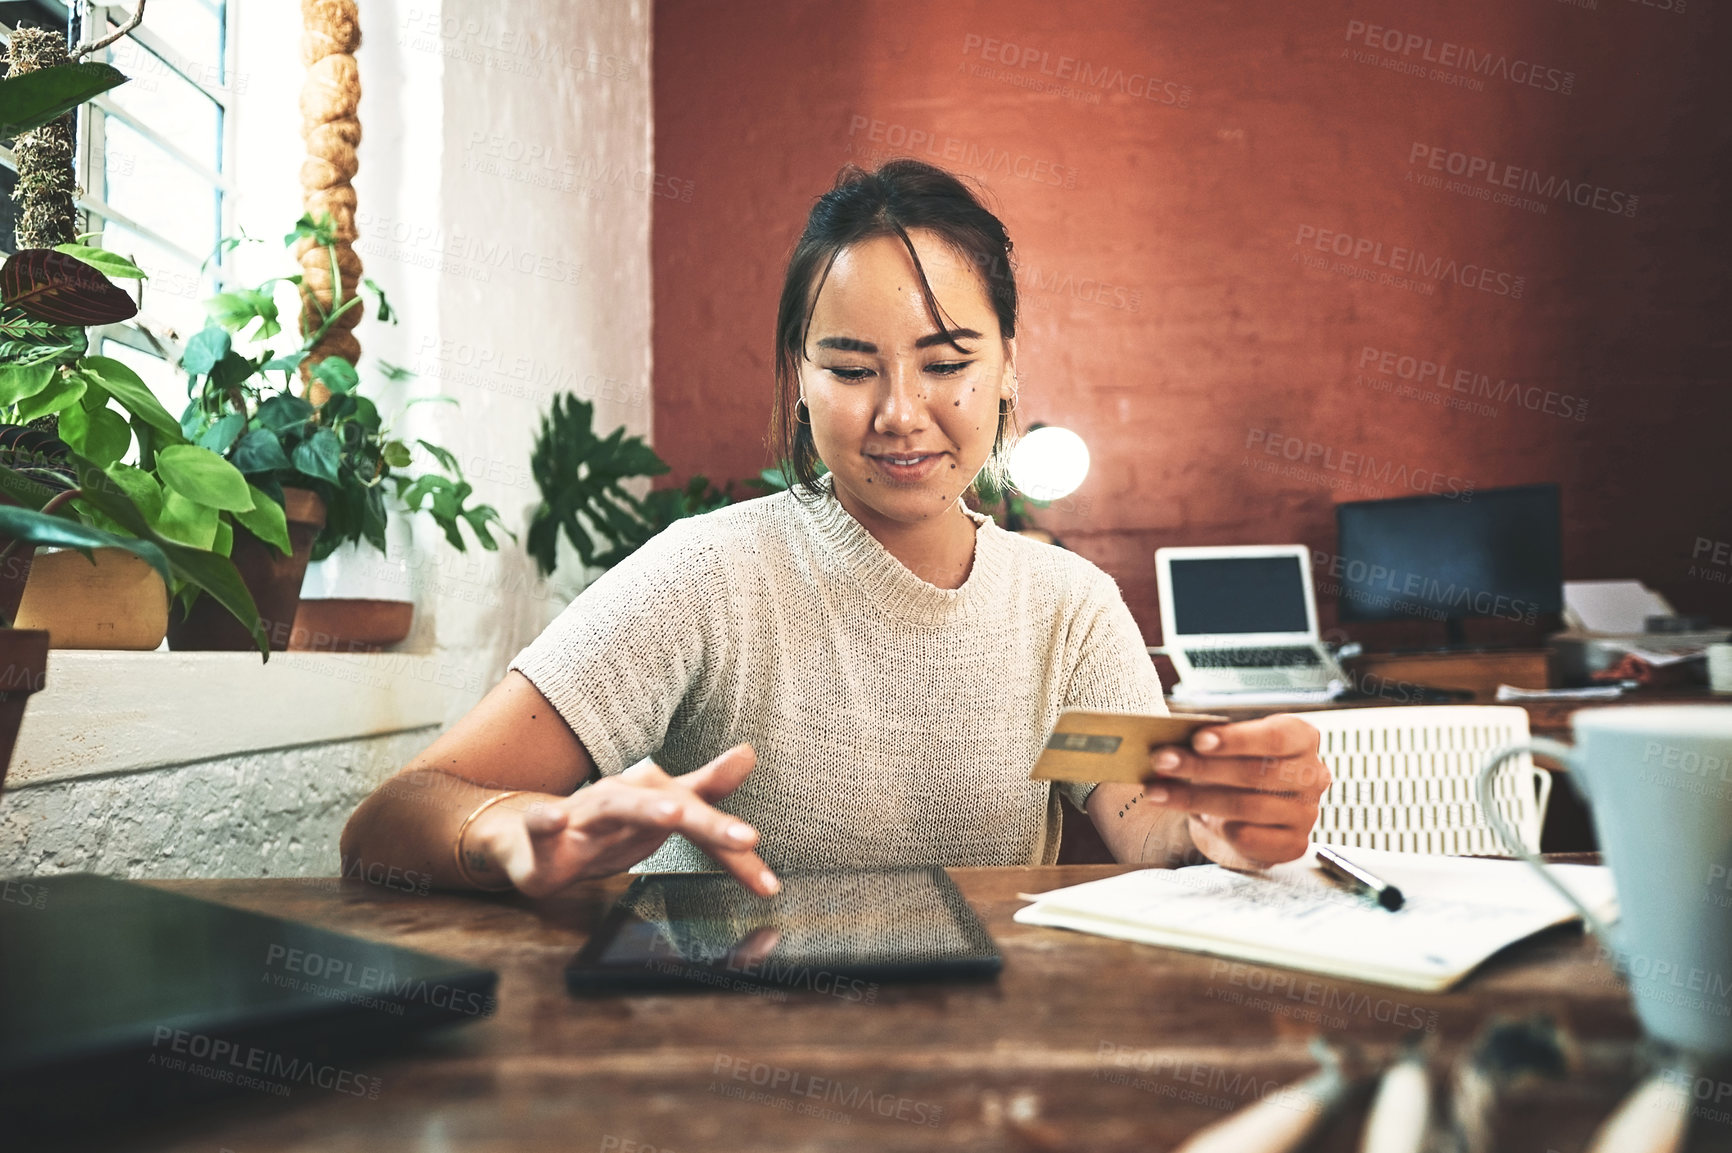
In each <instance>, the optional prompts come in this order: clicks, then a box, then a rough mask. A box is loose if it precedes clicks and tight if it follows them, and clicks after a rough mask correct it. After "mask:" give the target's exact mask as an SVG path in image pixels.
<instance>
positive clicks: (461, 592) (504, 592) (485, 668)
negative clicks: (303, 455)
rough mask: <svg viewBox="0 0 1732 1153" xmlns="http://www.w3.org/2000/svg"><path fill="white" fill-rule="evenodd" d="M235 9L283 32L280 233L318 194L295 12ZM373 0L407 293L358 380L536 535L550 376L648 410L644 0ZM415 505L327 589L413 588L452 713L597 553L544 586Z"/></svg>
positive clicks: (377, 93) (275, 94)
mask: <svg viewBox="0 0 1732 1153" xmlns="http://www.w3.org/2000/svg"><path fill="white" fill-rule="evenodd" d="M239 7H240V8H242V9H243V15H242V20H243V25H242V27H241V28H240V30H239V31H240V35H241V36H242V37H243V39H242V52H243V54H245V55H246V56H247V58H248V60H249V62H250V61H252V60H256V59H258V57H259V55H260V54H261V52H262V49H260V48H259V46H260V45H272V46H281V49H282V50H281V51H280V52H278V53H277V54H275V55H274V56H273V57H272V58H271V60H270V62H267V63H261V64H260V65H259V67H258V70H257V73H256V75H255V78H254V82H253V84H252V85H251V86H250V87H249V93H250V94H251V103H250V105H249V106H248V107H247V108H245V109H244V110H243V116H244V117H245V118H246V123H247V125H248V127H247V128H246V129H245V130H244V137H245V138H244V139H243V140H242V141H241V142H240V144H239V146H238V148H237V163H238V164H239V166H240V168H241V172H240V176H239V179H240V182H241V184H242V187H243V197H242V204H241V206H240V208H239V216H240V219H241V221H242V224H243V225H244V226H245V227H246V228H247V230H248V231H249V232H251V233H253V234H254V235H263V236H267V237H269V236H278V235H280V234H281V233H282V232H283V231H284V230H285V228H286V225H287V223H289V222H291V221H292V220H293V219H294V217H295V216H296V215H298V214H299V191H298V189H299V185H298V179H297V177H296V170H297V169H298V167H299V164H300V158H301V153H300V150H299V138H298V131H299V113H298V111H297V110H296V108H295V91H296V89H297V88H298V83H299V74H300V73H299V59H298V53H297V52H294V51H291V50H290V49H289V46H290V45H291V44H293V43H295V41H296V38H297V37H298V28H299V17H298V13H297V12H296V11H295V8H294V6H292V5H242V6H239ZM361 16H362V47H361V49H360V51H359V53H358V54H357V58H358V59H359V61H360V65H361V81H362V97H361V123H362V130H363V139H362V144H361V150H360V160H361V169H360V174H359V175H358V176H357V178H356V181H355V184H356V192H357V197H358V202H359V211H358V223H359V225H360V230H361V233H362V236H361V240H360V242H359V243H358V245H357V248H358V250H359V252H360V253H361V256H362V259H363V261H364V263H365V266H366V275H368V276H369V277H371V278H373V279H374V280H376V281H378V282H379V283H380V284H381V285H382V286H383V287H384V288H385V289H386V291H387V293H388V295H389V296H390V299H391V301H392V303H393V305H394V306H395V307H396V308H397V309H398V310H399V311H400V312H401V314H402V320H401V322H400V323H399V324H398V325H396V326H389V325H385V324H381V323H379V322H377V321H375V320H372V319H369V320H368V321H366V322H365V323H364V324H363V325H362V327H361V329H360V330H359V333H358V335H359V336H360V339H361V343H362V347H363V350H364V354H363V362H362V366H361V367H362V371H363V379H364V380H365V381H366V382H367V383H366V387H367V388H368V389H369V391H370V393H371V394H372V395H374V396H376V397H380V398H383V400H384V403H382V404H381V408H382V410H383V411H385V413H386V414H387V416H389V415H391V414H392V413H393V412H395V411H403V412H404V416H403V418H402V421H401V424H400V427H401V429H402V430H403V431H404V432H405V433H408V434H410V435H412V436H421V437H425V438H426V439H428V440H430V441H433V442H434V443H436V444H441V445H443V446H445V447H447V448H449V449H451V450H452V451H454V452H456V453H457V454H458V457H459V458H460V460H461V461H462V464H463V466H464V469H465V472H466V473H467V475H468V478H469V479H470V481H471V482H472V483H473V484H474V486H475V489H476V499H477V500H478V501H480V502H483V503H488V504H492V505H494V506H495V507H496V508H498V509H499V511H500V513H501V515H503V516H504V518H505V521H506V523H507V525H508V526H509V527H510V528H512V529H513V530H514V531H516V532H517V533H518V534H519V539H520V541H521V538H522V535H523V532H524V530H525V529H526V527H527V524H528V516H529V512H530V510H531V509H532V508H533V507H534V505H535V503H536V501H537V500H538V499H539V496H538V493H537V490H536V488H535V485H534V482H533V480H532V479H531V477H530V473H529V452H530V447H531V445H532V443H533V438H534V435H535V430H536V426H537V422H538V420H539V416H540V414H541V413H542V412H544V411H546V409H547V407H548V404H549V402H550V400H551V398H552V396H553V395H554V394H556V393H559V392H566V391H571V392H576V393H577V394H578V395H580V396H583V397H584V398H586V399H590V400H593V401H595V403H596V408H597V412H596V425H597V428H598V429H601V430H604V431H605V430H610V429H612V428H615V427H617V426H619V425H622V424H623V425H625V426H627V427H628V428H629V429H630V430H631V431H632V432H634V433H640V434H643V435H646V436H647V435H648V434H649V432H650V401H649V381H650V307H651V298H650V258H649V228H650V205H651V203H652V200H653V196H652V195H651V190H650V186H649V182H650V180H651V179H652V177H651V175H650V174H651V172H652V163H653V162H652V152H651V122H650V82H649V78H650V73H649V53H650V31H651V29H650V9H649V4H648V2H647V0H626V2H619V0H517V2H514V3H512V4H511V5H509V6H504V5H499V4H492V3H487V2H485V0H443V2H440V0H432V2H427V0H414V2H406V0H368V2H367V3H364V4H362V5H361ZM283 58H289V59H290V62H291V64H292V65H293V67H292V69H291V71H290V75H289V77H288V82H286V83H285V82H283V80H282V79H280V72H281V68H280V65H281V61H282V59H283ZM253 125H257V126H258V131H257V132H256V133H255V131H254V128H253ZM285 139H287V140H288V142H289V145H290V146H289V147H286V148H285V147H284V146H283V142H284V141H285ZM375 358H382V359H384V360H386V361H389V362H391V363H394V364H398V365H402V366H405V367H408V368H410V369H412V370H413V371H415V372H416V373H417V374H419V375H418V379H417V380H416V381H415V382H413V383H412V384H410V385H408V386H407V393H408V394H409V395H414V396H427V395H432V394H440V395H443V396H446V397H449V398H451V399H453V400H455V401H456V402H457V403H456V404H455V405H449V404H418V405H416V406H415V407H413V408H409V409H407V410H402V409H401V408H400V405H401V400H402V395H401V394H402V393H403V391H404V390H402V389H393V388H390V387H388V386H386V385H385V384H384V382H383V380H382V378H380V377H379V376H378V375H377V373H376V371H369V369H370V367H371V366H372V365H373V364H374V362H375ZM409 523H410V525H411V526H412V527H413V537H414V548H413V551H410V552H407V555H401V556H398V557H396V558H394V559H395V560H396V561H398V562H402V563H401V567H397V566H394V565H387V564H384V563H382V558H380V557H379V555H378V554H377V552H376V551H374V550H372V549H370V548H365V547H363V548H361V549H359V550H357V552H356V553H355V554H354V555H352V556H345V557H341V558H339V560H338V562H337V563H336V564H335V565H332V566H328V567H329V568H331V569H333V570H335V571H334V572H332V573H330V574H329V576H330V578H331V580H330V581H329V582H327V583H323V584H321V583H320V582H321V579H322V578H321V575H320V574H317V573H315V574H314V578H313V582H314V583H313V585H312V586H310V587H311V588H312V589H320V588H322V589H324V590H325V595H364V596H378V595H392V593H391V591H390V586H391V584H392V583H393V581H394V582H395V584H396V585H397V587H398V589H399V590H400V595H405V596H407V595H411V594H412V595H413V596H414V599H416V600H417V602H418V604H419V611H418V613H417V625H416V630H415V633H414V634H413V635H412V636H411V638H410V641H409V642H408V644H407V646H406V647H408V648H410V649H412V650H413V651H416V652H421V653H427V654H429V655H430V656H432V657H433V658H434V661H435V664H436V673H435V675H436V678H437V680H438V683H441V684H443V685H446V686H447V687H449V688H451V689H452V694H451V700H450V705H449V709H448V712H447V717H448V719H454V718H455V717H456V716H458V715H460V714H461V713H462V712H463V711H464V710H465V709H467V707H468V706H469V705H470V704H472V703H473V702H474V701H475V699H476V698H477V697H478V696H479V695H480V691H481V690H482V689H483V688H485V687H487V686H491V685H492V684H493V683H495V682H496V681H497V680H498V679H499V677H500V676H501V675H503V673H504V669H505V665H506V663H507V662H508V661H509V659H510V658H511V656H513V655H514V654H515V653H516V651H517V650H518V649H519V648H521V647H522V646H523V645H524V644H526V643H527V642H528V641H529V640H530V639H532V638H533V637H534V636H535V634H536V633H537V632H539V631H540V629H541V628H542V627H543V626H544V625H545V624H546V622H547V621H549V620H551V619H552V617H553V616H554V615H555V614H556V613H557V611H558V609H559V608H560V607H562V606H563V605H564V604H565V603H566V601H568V600H569V599H570V597H571V595H573V594H574V593H575V591H576V590H577V588H579V587H581V583H582V574H581V573H580V572H577V571H576V570H575V567H573V568H569V569H568V568H564V567H562V571H561V572H560V573H559V574H558V575H557V576H556V578H555V581H554V582H553V583H552V585H551V586H548V585H544V584H542V583H541V582H540V581H538V580H537V578H536V573H535V569H534V565H533V562H531V561H530V560H529V559H528V558H527V556H526V554H525V553H524V552H523V550H522V548H521V545H519V546H517V547H515V548H514V547H512V546H511V545H510V544H509V542H507V543H506V546H505V548H504V549H503V550H502V551H501V552H500V553H498V554H490V553H486V552H484V551H483V550H481V549H479V548H477V547H472V548H471V549H470V550H469V552H468V553H467V554H460V553H457V552H456V551H455V550H453V549H452V548H451V547H450V546H449V545H448V544H446V543H445V541H444V539H443V537H442V535H441V534H440V533H439V532H438V531H437V530H436V529H434V528H433V526H432V525H431V523H430V522H428V521H427V520H426V518H424V517H417V518H414V519H413V520H412V521H411V522H409ZM402 543H403V544H404V545H407V540H404V541H403V542H402ZM394 547H396V546H395V545H394ZM566 555H567V559H568V560H574V559H575V558H573V557H571V556H570V554H569V553H568V554H566ZM357 574H359V576H360V577H362V578H371V580H370V581H369V582H368V583H367V585H366V587H357V586H356V585H355V583H354V582H355V580H356V579H357Z"/></svg>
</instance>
